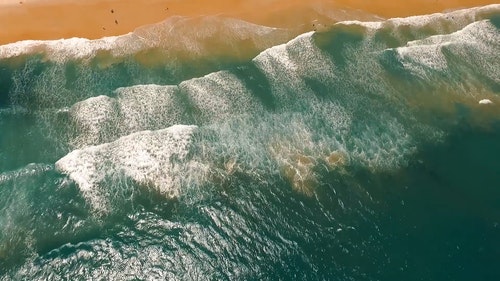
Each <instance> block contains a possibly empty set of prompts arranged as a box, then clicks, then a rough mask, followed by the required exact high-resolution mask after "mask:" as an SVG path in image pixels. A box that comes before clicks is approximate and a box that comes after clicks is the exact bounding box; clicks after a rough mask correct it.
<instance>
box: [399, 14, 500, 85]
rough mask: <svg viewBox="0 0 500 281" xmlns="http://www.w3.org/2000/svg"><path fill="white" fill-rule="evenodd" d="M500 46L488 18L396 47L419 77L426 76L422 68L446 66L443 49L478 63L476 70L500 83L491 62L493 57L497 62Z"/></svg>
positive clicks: (496, 69) (405, 63)
mask: <svg viewBox="0 0 500 281" xmlns="http://www.w3.org/2000/svg"><path fill="white" fill-rule="evenodd" d="M499 46H500V35H499V33H498V30H497V29H496V27H495V26H493V25H492V24H491V22H490V21H488V20H482V21H478V22H474V23H471V24H469V25H467V26H466V27H464V28H463V29H461V30H458V31H456V32H453V33H451V34H446V35H435V36H430V37H428V38H425V39H422V40H415V41H410V42H408V44H407V46H405V47H400V48H396V49H395V50H396V52H397V53H398V56H399V58H400V59H401V61H402V63H403V65H404V66H405V67H406V68H407V69H410V70H412V71H414V72H416V73H418V74H420V75H422V76H425V69H424V68H423V67H425V68H431V69H434V70H441V71H443V70H446V69H447V67H448V65H447V61H446V58H445V56H444V54H443V52H442V50H443V48H446V49H447V50H448V51H450V52H452V53H453V54H455V55H457V56H458V57H460V58H461V59H463V60H468V61H469V62H471V65H478V66H480V67H479V68H477V71H481V72H483V73H482V74H484V75H486V76H489V77H491V79H493V80H496V81H498V82H500V78H499V75H498V73H499V70H498V67H497V65H498V63H494V61H495V60H497V61H498V62H499V63H500V61H499V60H498V56H497V52H498V50H497V49H498V47H499ZM471 50H473V51H471ZM485 69H486V70H487V71H484V70H485Z"/></svg>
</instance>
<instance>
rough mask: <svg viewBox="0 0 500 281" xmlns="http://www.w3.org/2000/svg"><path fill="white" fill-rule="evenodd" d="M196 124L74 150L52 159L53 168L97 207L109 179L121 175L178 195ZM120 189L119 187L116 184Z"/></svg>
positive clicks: (103, 205)
mask: <svg viewBox="0 0 500 281" xmlns="http://www.w3.org/2000/svg"><path fill="white" fill-rule="evenodd" d="M196 128H197V127H196V126H185V125H175V126H172V127H169V128H167V129H162V130H158V131H142V132H137V133H134V134H131V135H128V136H125V137H122V138H119V139H117V140H116V141H114V142H111V143H106V144H101V145H98V146H90V147H86V148H83V149H79V150H74V151H72V152H71V153H69V154H67V155H66V156H64V157H63V158H61V159H60V160H59V161H57V162H56V169H57V170H58V171H60V172H62V173H64V174H67V175H68V176H69V177H70V178H71V179H72V180H74V181H75V182H76V183H77V184H78V187H79V188H80V190H81V191H82V193H83V195H84V196H85V197H86V198H87V199H88V200H89V201H90V203H91V204H92V205H93V206H94V207H95V208H96V209H98V210H106V209H107V204H108V202H107V201H108V200H112V199H113V198H109V197H110V196H111V195H110V194H109V192H110V190H112V185H113V184H114V185H116V184H119V183H107V184H106V185H107V186H101V184H102V183H103V182H105V181H106V180H108V181H109V179H110V178H112V179H114V178H118V179H116V180H117V181H120V180H123V179H120V177H122V176H123V177H125V178H129V179H131V180H133V181H134V182H136V183H138V184H140V185H144V186H147V187H150V188H153V189H155V190H156V191H157V192H159V193H161V194H163V195H165V196H167V197H169V198H173V197H176V196H178V194H179V192H180V190H179V189H180V187H181V185H182V182H183V180H184V177H185V176H186V175H184V174H183V171H184V170H185V169H186V166H189V165H190V164H192V163H190V162H189V161H188V159H187V158H186V157H187V155H188V153H189V149H190V146H191V144H192V136H193V133H194V132H195V130H196ZM117 188H120V187H117Z"/></svg>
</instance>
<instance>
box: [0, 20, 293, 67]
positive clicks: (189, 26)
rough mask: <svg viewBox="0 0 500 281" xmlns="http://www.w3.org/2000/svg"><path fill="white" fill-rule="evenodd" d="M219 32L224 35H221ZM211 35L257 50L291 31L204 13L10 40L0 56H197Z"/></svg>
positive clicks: (57, 59)
mask: <svg viewBox="0 0 500 281" xmlns="http://www.w3.org/2000/svg"><path fill="white" fill-rule="evenodd" d="M219 33H223V34H224V35H225V36H223V37H221V36H220V34H219ZM214 38H221V40H220V41H221V42H223V43H224V44H226V45H228V46H231V44H233V43H232V42H238V41H240V42H242V41H251V42H252V43H253V44H254V46H255V47H256V48H257V49H260V50H262V49H264V48H267V47H269V46H272V45H274V44H277V43H282V42H285V41H286V40H288V39H289V38H290V32H289V31H287V30H284V29H278V28H271V27H265V26H259V25H255V24H251V23H248V22H245V21H241V20H237V19H230V18H223V17H214V16H212V17H210V16H207V17H202V18H201V20H200V18H187V17H179V16H176V17H170V18H169V19H167V20H165V21H163V22H160V23H157V24H153V25H148V26H144V27H141V28H138V29H137V30H135V31H134V32H131V33H128V34H125V35H120V36H110V37H103V38H101V39H95V40H89V39H85V38H77V37H74V38H69V39H59V40H25V41H20V42H15V43H10V44H6V45H2V46H0V58H11V57H17V56H20V55H25V54H43V55H44V57H45V58H46V59H48V60H51V61H55V62H58V63H64V62H66V61H68V60H72V59H82V60H88V59H91V58H93V57H94V56H95V55H96V54H97V53H98V52H99V51H105V52H108V53H109V54H111V55H112V56H114V57H120V56H127V55H131V54H135V53H138V52H140V51H144V50H147V49H151V48H161V49H162V51H164V52H165V53H170V54H176V53H178V52H181V53H183V54H184V53H185V52H186V51H188V52H190V53H191V55H193V54H197V55H199V54H205V52H207V51H208V52H210V50H206V45H207V44H206V42H205V41H206V40H213V39H214ZM228 38H229V39H228ZM235 51H237V50H235Z"/></svg>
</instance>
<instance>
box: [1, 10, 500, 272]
mask: <svg viewBox="0 0 500 281" xmlns="http://www.w3.org/2000/svg"><path fill="white" fill-rule="evenodd" d="M499 17H500V7H499V6H498V5H492V6H487V7H483V8H476V9H470V10H464V11H457V12H453V13H449V14H436V15H429V16H422V17H413V18H406V19H391V20H387V21H383V22H378V23H363V22H341V23H338V24H336V25H334V26H332V27H331V28H329V29H328V30H324V31H321V32H315V33H306V34H301V35H299V36H298V37H296V38H293V37H294V36H292V35H291V34H292V33H291V32H290V31H286V30H277V29H271V28H265V27H259V26H254V25H251V24H248V23H244V22H239V21H236V20H231V19H224V18H220V19H217V20H214V19H213V18H210V22H209V23H212V24H215V23H214V21H215V22H216V23H217V28H216V30H218V31H220V30H222V31H220V32H215V33H210V32H213V29H210V28H207V30H205V31H204V32H208V33H207V34H209V35H207V37H203V36H200V35H199V34H197V35H196V36H193V37H189V35H182V34H175V36H173V37H169V38H167V39H168V40H167V41H165V42H173V43H172V46H175V48H174V47H167V46H170V45H168V44H167V43H165V44H164V45H162V44H158V45H151V44H146V43H144V41H141V40H145V39H144V36H145V35H148V34H149V36H151V37H154V36H153V35H154V34H156V33H155V32H158V33H159V34H163V36H166V35H165V34H164V33H162V32H163V31H162V30H166V29H167V28H168V27H169V26H168V25H169V22H165V23H162V24H160V25H158V26H153V27H151V32H150V33H148V32H146V31H145V30H140V31H138V33H136V34H135V35H127V36H125V37H118V38H115V39H109V40H115V41H113V42H118V43H116V44H115V45H109V44H104V43H103V41H94V42H91V41H86V40H80V39H71V40H73V41H71V40H67V41H48V42H31V43H29V44H34V45H29V44H28V43H15V44H12V45H5V46H0V57H1V59H0V209H1V212H0V229H1V231H0V274H1V275H0V276H1V278H2V280H25V279H27V280H47V279H50V280H59V279H106V280H108V279H110V280H143V279H148V280H157V279H169V280H170V279H172V280H497V279H498V278H500V271H499V270H498V257H499V256H500V242H499V241H500V240H499V239H498V237H500V225H499V223H500V189H499V187H500V165H498V160H497V159H498V155H500V107H499V105H500V97H499V92H500V80H499V77H500V75H499V73H500V60H499V58H498V55H497V54H498V53H499V50H500V33H499V28H500V22H499V20H498V19H499ZM176 24H178V23H176ZM236 27H238V28H236ZM219 29H220V30H219ZM211 30H212V31H211ZM228 30H229V31H231V32H233V33H234V34H233V33H224V32H223V31H228ZM238 30H239V32H238ZM141 32H142V33H141ZM151 34H153V35H151ZM227 34H232V36H228V37H227V38H225V37H224V36H227ZM277 34H279V35H280V36H277ZM176 36H177V37H176ZM213 36H218V37H217V38H216V39H217V40H213V38H211V37H213ZM139 37H140V38H142V39H139ZM207 38H208V39H207ZM207 40H208V41H207ZM245 40H246V41H245ZM179 42H180V43H179ZM242 42H243V43H242ZM209 43H210V44H209ZM217 44H227V45H217ZM214 45H215V47H214ZM33 46H35V47H33ZM110 46H111V47H110ZM208 46H209V47H208ZM221 46H224V48H222V47H221ZM228 46H230V47H228ZM249 46H250V47H249ZM176 48H177V49H176ZM220 49H223V50H224V52H223V54H222V53H221V52H219V51H220ZM144 58H148V60H146V61H145V59H144ZM482 99H489V100H490V101H491V102H492V103H491V104H479V101H480V100H482Z"/></svg>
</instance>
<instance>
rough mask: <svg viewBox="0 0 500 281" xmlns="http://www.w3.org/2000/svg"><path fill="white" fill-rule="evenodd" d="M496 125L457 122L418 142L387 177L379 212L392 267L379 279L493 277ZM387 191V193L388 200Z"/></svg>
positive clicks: (497, 212) (498, 194) (499, 247)
mask: <svg viewBox="0 0 500 281" xmlns="http://www.w3.org/2000/svg"><path fill="white" fill-rule="evenodd" d="M499 132H500V127H499V126H496V127H495V129H494V130H490V131H483V130H478V129H477V128H472V127H468V126H467V125H464V126H461V127H460V128H458V129H457V130H456V131H454V132H453V133H452V134H451V135H450V136H449V137H448V138H447V140H446V142H445V143H443V144H440V145H437V146H435V145H430V146H429V147H427V148H423V149H422V150H421V153H419V155H418V156H417V158H416V159H419V162H415V163H414V164H412V165H410V166H409V167H408V168H407V169H405V170H404V171H403V177H402V178H400V180H398V181H396V182H395V181H388V182H387V183H386V188H387V189H388V190H391V189H392V190H397V191H398V192H397V193H399V194H397V193H396V195H397V196H384V197H386V198H388V200H387V199H386V200H387V202H389V203H390V204H388V206H389V209H388V211H387V214H386V216H383V217H382V221H381V222H382V224H381V228H382V229H385V230H384V235H383V236H384V238H383V240H384V242H383V243H384V245H385V248H386V249H387V253H388V255H389V256H390V259H391V262H390V264H391V266H394V268H393V270H392V271H390V270H385V272H383V274H382V275H381V276H382V277H383V278H382V279H384V280H401V278H403V279H405V280H423V279H425V280H470V279H477V280H495V279H497V278H498V277H499V276H500V273H499V271H498V270H497V266H496V265H495V263H496V262H495V261H496V257H497V256H498V254H499V252H500V243H499V242H498V239H497V238H496V237H498V235H499V234H500V227H499V222H498V220H499V218H500V204H499V203H498V202H500V191H499V190H498V183H499V182H500V170H499V169H498V167H499V166H498V165H497V162H498V161H497V159H496V158H497V157H496V155H498V153H499V152H500V146H499V145H498V143H499V141H500V135H499ZM391 197H392V199H391Z"/></svg>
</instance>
